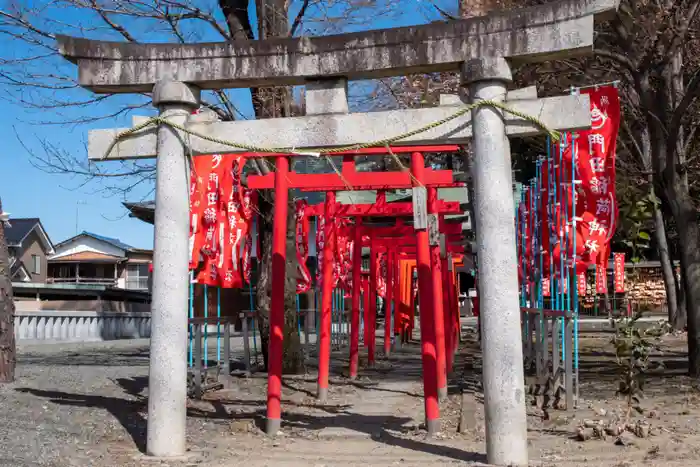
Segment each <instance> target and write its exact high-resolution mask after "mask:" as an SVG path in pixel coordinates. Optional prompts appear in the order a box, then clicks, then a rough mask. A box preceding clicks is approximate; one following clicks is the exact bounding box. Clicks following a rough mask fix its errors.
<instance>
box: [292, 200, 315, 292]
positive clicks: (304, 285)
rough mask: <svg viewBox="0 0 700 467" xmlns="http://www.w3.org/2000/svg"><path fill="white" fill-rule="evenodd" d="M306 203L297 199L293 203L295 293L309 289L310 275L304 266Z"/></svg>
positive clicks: (306, 229)
mask: <svg viewBox="0 0 700 467" xmlns="http://www.w3.org/2000/svg"><path fill="white" fill-rule="evenodd" d="M307 207H308V203H307V202H306V200H304V199H298V200H296V201H295V203H294V211H295V212H294V218H295V220H296V224H295V229H296V235H295V238H296V251H297V272H298V274H299V275H298V277H297V293H298V294H299V293H304V292H307V291H308V290H309V289H311V273H310V272H309V268H308V267H307V265H306V261H307V260H308V259H309V217H308V216H307V215H306V212H307V211H306V208H307Z"/></svg>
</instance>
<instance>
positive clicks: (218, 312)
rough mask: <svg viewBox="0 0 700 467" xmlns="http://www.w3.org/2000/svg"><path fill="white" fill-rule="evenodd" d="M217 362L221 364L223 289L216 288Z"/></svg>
mask: <svg viewBox="0 0 700 467" xmlns="http://www.w3.org/2000/svg"><path fill="white" fill-rule="evenodd" d="M216 361H217V363H221V287H217V288H216Z"/></svg>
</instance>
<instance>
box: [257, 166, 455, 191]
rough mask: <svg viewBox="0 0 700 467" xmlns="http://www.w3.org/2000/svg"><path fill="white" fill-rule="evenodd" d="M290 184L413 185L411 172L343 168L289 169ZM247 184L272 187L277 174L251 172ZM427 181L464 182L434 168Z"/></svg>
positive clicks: (315, 187)
mask: <svg viewBox="0 0 700 467" xmlns="http://www.w3.org/2000/svg"><path fill="white" fill-rule="evenodd" d="M288 178H289V188H298V189H300V190H301V191H344V190H389V189H407V188H411V177H410V175H409V173H408V172H354V171H350V172H346V171H343V172H342V177H341V176H340V175H338V174H337V173H323V174H300V173H296V172H290V173H289V175H288ZM247 184H248V188H250V189H255V190H266V189H271V188H273V185H274V174H272V173H270V174H267V175H249V176H248V181H247ZM425 184H426V185H430V186H436V187H440V188H450V187H458V186H464V184H462V183H455V182H454V181H453V179H452V171H451V170H431V171H429V172H428V173H427V175H426V183H425Z"/></svg>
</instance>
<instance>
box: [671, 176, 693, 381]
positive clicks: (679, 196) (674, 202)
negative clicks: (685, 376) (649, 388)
mask: <svg viewBox="0 0 700 467" xmlns="http://www.w3.org/2000/svg"><path fill="white" fill-rule="evenodd" d="M666 186H667V190H666V195H667V198H668V201H669V206H670V208H671V212H672V213H673V217H674V218H675V220H676V228H677V230H678V246H679V252H680V263H681V282H682V285H683V289H684V290H685V299H686V308H685V309H686V311H687V313H688V372H689V374H690V376H692V377H695V378H698V377H700V226H698V216H697V213H696V212H695V206H694V203H693V200H692V199H691V197H690V194H689V192H688V185H686V184H685V183H684V182H683V179H682V178H681V179H676V180H675V183H673V184H667V185H666Z"/></svg>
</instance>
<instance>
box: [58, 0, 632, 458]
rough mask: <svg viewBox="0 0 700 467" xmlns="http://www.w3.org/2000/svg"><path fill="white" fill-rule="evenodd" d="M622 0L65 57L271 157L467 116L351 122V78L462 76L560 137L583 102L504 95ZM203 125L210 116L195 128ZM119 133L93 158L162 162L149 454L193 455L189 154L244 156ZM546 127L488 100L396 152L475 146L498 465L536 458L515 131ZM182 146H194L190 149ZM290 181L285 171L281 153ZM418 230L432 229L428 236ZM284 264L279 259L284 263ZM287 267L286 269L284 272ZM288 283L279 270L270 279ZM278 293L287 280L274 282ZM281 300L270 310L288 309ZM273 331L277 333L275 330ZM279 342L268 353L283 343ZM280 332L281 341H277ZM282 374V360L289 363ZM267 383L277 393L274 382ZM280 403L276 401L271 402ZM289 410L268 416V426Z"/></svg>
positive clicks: (105, 47) (477, 92) (175, 116)
mask: <svg viewBox="0 0 700 467" xmlns="http://www.w3.org/2000/svg"><path fill="white" fill-rule="evenodd" d="M618 2H619V0H563V1H560V2H557V3H554V4H547V5H541V6H537V7H533V8H528V9H523V10H518V11H506V12H502V13H496V14H492V15H489V16H485V17H477V18H471V19H466V20H459V21H450V22H445V23H433V24H428V25H423V26H414V27H407V28H394V29H384V30H377V31H365V32H358V33H353V34H343V35H336V36H327V37H313V38H279V39H270V40H265V41H251V42H247V41H246V42H235V41H234V42H230V43H219V44H127V43H115V42H101V41H91V40H86V39H77V38H70V37H58V38H57V39H58V43H59V48H60V51H61V53H62V54H63V55H64V56H65V57H66V58H67V59H68V60H70V61H72V62H74V63H76V64H77V66H78V72H79V80H80V84H81V85H82V86H83V87H85V88H87V89H90V90H92V91H94V92H96V93H149V92H150V93H152V96H153V104H154V105H155V106H156V107H158V108H159V110H160V116H161V118H163V119H167V120H168V121H169V122H171V123H173V124H177V125H182V126H187V128H188V129H190V130H192V131H194V132H196V133H199V134H202V135H207V136H211V137H218V138H225V139H229V138H230V139H234V140H236V142H237V143H243V144H246V145H258V146H265V147H270V148H275V147H289V148H296V149H297V150H299V151H302V150H304V149H308V148H317V147H333V146H336V147H337V146H345V145H349V144H363V143H367V142H369V141H375V140H381V139H384V138H389V137H392V136H394V137H395V136H396V135H400V134H402V133H404V132H406V131H409V130H414V129H416V128H419V127H421V126H423V125H426V124H428V123H433V122H435V121H436V120H440V119H441V118H444V117H447V116H448V115H450V114H453V113H454V112H455V111H456V110H457V107H455V106H452V107H450V106H441V107H437V108H431V109H417V110H398V111H389V112H373V113H364V114H350V113H348V104H347V95H346V89H347V80H355V79H367V78H378V77H389V76H400V75H406V74H410V73H423V72H435V71H457V70H460V71H461V73H462V85H463V86H466V87H468V88H469V95H470V98H471V99H472V101H473V102H476V101H483V100H488V101H500V102H505V103H506V104H507V105H508V106H509V107H511V108H514V109H517V110H519V111H521V112H524V113H525V114H528V115H531V116H534V117H537V118H538V119H539V120H540V121H541V122H542V123H544V124H545V125H546V126H547V127H548V128H550V129H558V130H576V129H584V128H588V127H590V116H589V101H588V97H587V96H565V97H554V98H547V99H523V100H514V99H509V98H508V96H507V93H506V86H507V84H508V83H509V82H510V81H511V80H512V77H511V71H510V70H511V65H513V64H519V63H524V62H537V61H545V60H550V59H552V58H557V57H566V56H571V54H585V53H590V52H591V51H592V47H593V32H594V21H595V20H600V19H605V18H606V15H608V14H609V13H611V12H613V11H614V10H615V9H616V8H617V6H618ZM284 85H305V86H306V108H307V114H308V115H307V116H305V117H296V118H284V119H270V120H265V121H242V122H230V123H222V122H207V121H198V118H196V117H191V116H190V114H191V110H192V109H194V108H197V107H198V106H199V102H200V90H202V89H222V88H233V87H261V86H284ZM199 120H201V119H199ZM120 131H121V130H97V131H93V132H91V134H90V137H89V157H90V158H91V159H102V158H105V157H106V158H108V159H127V158H138V157H156V156H157V162H156V168H157V175H156V206H157V207H156V212H155V245H154V269H155V274H154V280H153V299H152V305H151V310H152V334H151V335H152V337H151V352H150V373H149V399H148V430H147V454H148V455H151V456H159V457H173V456H181V455H183V454H184V453H185V422H186V397H187V395H186V375H187V367H186V342H187V336H186V329H187V326H186V313H185V310H186V309H187V299H188V297H187V286H188V275H187V269H188V236H189V231H188V224H189V218H188V202H187V192H188V183H187V180H188V176H189V171H188V167H187V165H188V164H187V157H186V154H187V153H189V152H190V151H191V153H193V154H195V155H196V154H211V153H217V152H232V151H236V150H237V149H236V148H232V147H229V146H227V145H225V144H219V143H212V142H210V141H206V140H204V139H200V138H197V137H194V136H192V137H189V136H185V135H183V134H181V132H180V131H179V130H176V129H174V128H173V127H172V126H171V125H167V124H160V125H159V126H158V127H157V128H154V129H151V130H146V131H143V132H139V134H137V135H134V136H132V137H130V138H127V139H124V140H121V141H120V142H119V143H118V144H116V145H114V146H113V147H112V149H111V151H110V152H109V154H106V152H107V149H108V148H110V145H111V144H112V142H113V139H114V137H115V136H116V135H117V134H119V132H120ZM540 132H541V128H540V127H539V126H537V125H533V124H531V123H530V122H528V121H526V120H523V119H521V118H517V117H513V116H511V115H509V114H505V115H504V112H502V111H501V110H499V109H497V108H495V107H493V106H481V107H477V108H475V109H473V110H472V111H471V115H469V114H465V115H462V116H461V117H459V118H457V119H454V120H452V121H450V122H449V123H447V124H445V125H441V126H438V127H436V128H433V129H431V130H430V131H426V132H423V133H421V134H419V135H415V136H413V137H410V138H406V139H405V140H402V141H401V142H400V143H397V142H392V145H395V144H431V143H432V144H434V143H441V144H445V143H450V144H460V143H462V142H464V141H465V140H467V139H469V138H473V146H472V147H473V150H474V157H475V160H474V169H473V178H474V184H475V205H474V207H475V218H476V219H475V220H476V229H477V232H478V235H479V239H478V251H477V253H478V257H479V274H480V283H481V316H482V325H483V327H482V342H483V343H482V346H483V355H484V365H483V368H484V370H483V384H484V404H485V413H486V450H487V458H488V462H489V463H491V464H497V465H527V463H528V455H527V419H526V412H525V391H524V376H523V362H522V348H521V346H520V342H521V338H520V337H521V329H520V310H519V303H518V278H517V258H516V245H515V228H514V222H513V205H514V203H513V194H512V175H511V156H510V147H509V142H508V137H509V136H519V135H531V134H537V133H540ZM185 144H186V145H188V148H187V149H186V147H185ZM276 161H277V168H278V171H279V172H280V173H283V174H284V173H286V172H287V170H288V166H289V162H288V160H287V158H285V157H277V158H276ZM282 179H283V177H277V178H276V180H275V182H276V188H278V196H277V197H276V201H277V202H278V204H282V203H284V205H285V207H284V211H282V208H281V207H280V211H279V212H278V211H277V209H278V208H277V206H276V207H275V210H276V211H275V215H276V217H279V216H278V214H286V202H287V190H286V186H285V182H284V181H283V180H282ZM418 233H419V234H422V231H420V230H419V231H418ZM284 247H285V245H284V238H283V236H282V234H278V233H276V235H273V284H272V287H273V289H274V288H275V287H276V286H277V287H281V286H282V284H283V283H284V264H283V262H282V263H281V265H280V264H278V265H277V266H275V264H276V262H275V259H276V255H279V256H280V258H283V255H284ZM277 263H280V261H279V260H278V261H277ZM280 268H281V276H280V275H279V274H278V273H280ZM276 274H278V275H276ZM276 284H277V285H276ZM283 307H284V303H283V299H282V300H280V299H279V298H275V296H274V295H273V301H272V307H271V308H272V309H271V317H272V315H275V316H276V315H278V314H280V315H281V314H282V313H283V311H284V310H283ZM275 332H276V331H275ZM276 339H278V338H277V337H276V336H271V341H270V342H271V346H272V345H281V340H279V342H278V341H277V340H276ZM279 339H281V334H280V336H279ZM280 365H281V363H280ZM269 384H280V381H279V380H273V379H270V380H269ZM277 407H279V405H277ZM279 424H280V413H279V411H277V412H276V413H273V412H270V411H268V432H273V433H274V432H276V429H277V428H279Z"/></svg>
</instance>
